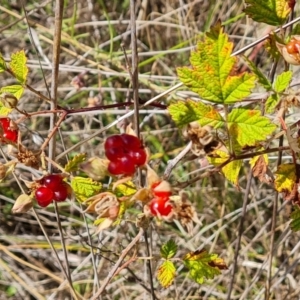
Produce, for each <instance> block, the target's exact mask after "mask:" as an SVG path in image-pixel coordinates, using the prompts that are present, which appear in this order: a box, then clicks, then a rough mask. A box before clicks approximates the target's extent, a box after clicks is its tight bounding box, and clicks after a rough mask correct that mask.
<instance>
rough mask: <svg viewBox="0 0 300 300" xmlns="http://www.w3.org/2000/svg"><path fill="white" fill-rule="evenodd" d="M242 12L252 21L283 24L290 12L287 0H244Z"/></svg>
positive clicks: (276, 24) (275, 24)
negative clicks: (244, 6) (244, 5)
mask: <svg viewBox="0 0 300 300" xmlns="http://www.w3.org/2000/svg"><path fill="white" fill-rule="evenodd" d="M245 3H246V4H247V6H246V8H245V10H244V12H245V13H246V14H247V15H248V16H249V17H251V18H252V19H253V20H254V21H257V22H263V23H266V24H269V25H274V26H278V25H283V24H284V22H285V21H286V19H287V17H288V15H289V14H290V12H291V8H290V6H289V0H245Z"/></svg>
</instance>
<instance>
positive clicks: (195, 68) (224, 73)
mask: <svg viewBox="0 0 300 300" xmlns="http://www.w3.org/2000/svg"><path fill="white" fill-rule="evenodd" d="M232 48H233V44H232V43H231V42H229V41H228V36H227V35H226V34H225V33H224V32H223V28H222V27H221V26H220V24H219V23H218V24H217V25H216V26H215V27H213V28H212V29H211V31H210V32H208V33H207V34H206V38H205V40H204V41H203V42H199V43H198V45H197V50H196V51H194V52H192V53H191V57H190V62H191V64H192V68H188V67H182V68H178V69H177V72H178V76H179V78H180V80H181V81H182V82H183V83H184V84H185V85H186V86H187V87H189V88H190V89H191V90H192V91H194V92H196V93H198V94H199V96H200V97H201V98H203V99H205V100H209V101H211V102H214V103H223V104H230V103H235V102H238V101H241V100H242V99H243V98H245V97H247V96H249V94H250V92H251V89H252V88H253V87H254V81H255V76H253V75H251V74H249V73H242V74H238V75H235V76H233V75H231V73H232V72H233V68H234V66H235V64H236V62H237V58H236V57H232V56H231V53H232Z"/></svg>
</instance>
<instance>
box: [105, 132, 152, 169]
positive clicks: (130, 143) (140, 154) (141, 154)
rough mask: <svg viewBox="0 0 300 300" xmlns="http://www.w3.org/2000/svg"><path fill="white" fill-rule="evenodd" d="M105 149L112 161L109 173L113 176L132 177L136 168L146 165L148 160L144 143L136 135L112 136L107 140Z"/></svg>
mask: <svg viewBox="0 0 300 300" xmlns="http://www.w3.org/2000/svg"><path fill="white" fill-rule="evenodd" d="M104 149H105V155H106V157H107V158H108V159H109V160H110V163H109V165H108V172H109V173H110V174H112V175H121V174H124V175H132V174H133V173H134V172H135V169H136V167H138V166H142V165H144V164H145V163H146V160H147V154H146V151H145V148H144V146H143V144H142V142H141V141H140V140H139V139H138V138H137V137H136V136H134V135H130V134H126V133H123V134H117V135H112V136H110V137H108V138H107V139H106V141H105V143H104Z"/></svg>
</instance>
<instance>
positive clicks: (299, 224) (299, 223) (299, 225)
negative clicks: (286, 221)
mask: <svg viewBox="0 0 300 300" xmlns="http://www.w3.org/2000/svg"><path fill="white" fill-rule="evenodd" d="M294 209H295V210H294V211H293V212H292V213H291V219H292V222H291V224H290V225H291V229H292V230H293V231H299V230H300V208H299V207H298V206H297V205H295V206H294Z"/></svg>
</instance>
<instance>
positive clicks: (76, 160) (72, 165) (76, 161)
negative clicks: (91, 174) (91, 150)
mask: <svg viewBox="0 0 300 300" xmlns="http://www.w3.org/2000/svg"><path fill="white" fill-rule="evenodd" d="M85 159H86V153H79V154H77V155H75V156H74V157H73V158H72V159H71V160H69V161H68V163H67V164H66V165H65V171H66V172H75V171H77V170H78V169H79V165H80V164H81V163H83V162H84V161H85Z"/></svg>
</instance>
